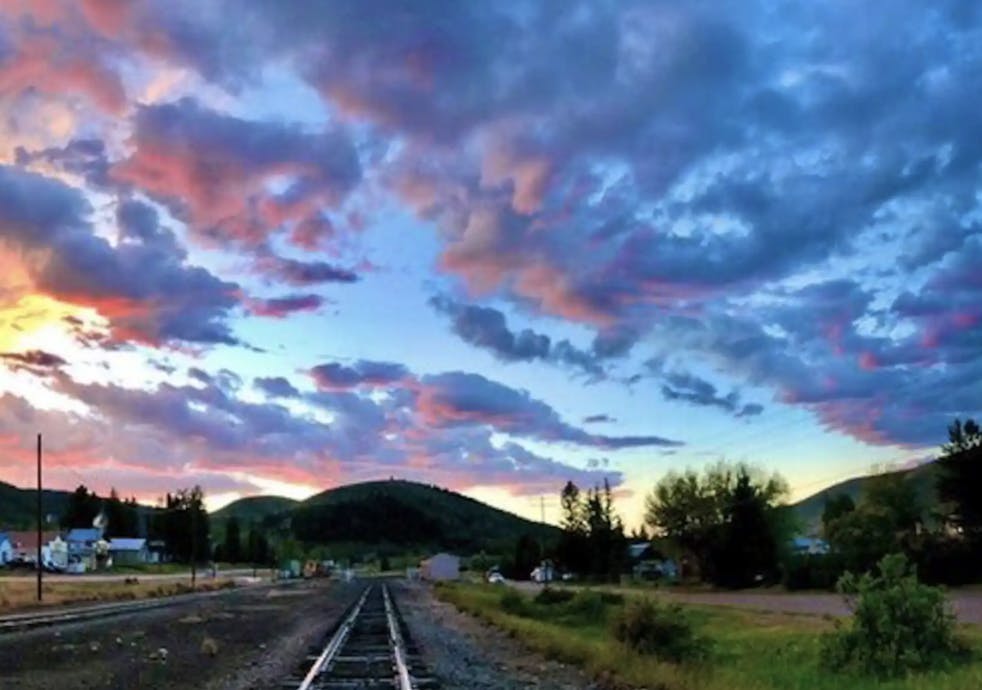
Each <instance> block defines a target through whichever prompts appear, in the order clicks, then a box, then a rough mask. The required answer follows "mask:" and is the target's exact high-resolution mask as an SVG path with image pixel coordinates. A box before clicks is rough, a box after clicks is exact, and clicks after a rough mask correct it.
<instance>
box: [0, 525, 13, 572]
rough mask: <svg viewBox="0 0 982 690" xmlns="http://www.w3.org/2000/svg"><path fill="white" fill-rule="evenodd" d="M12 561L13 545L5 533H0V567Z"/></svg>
mask: <svg viewBox="0 0 982 690" xmlns="http://www.w3.org/2000/svg"><path fill="white" fill-rule="evenodd" d="M12 560H14V545H13V544H12V543H11V542H10V537H9V536H8V535H7V533H6V532H0V567H3V566H5V565H7V564H8V563H10V561H12Z"/></svg>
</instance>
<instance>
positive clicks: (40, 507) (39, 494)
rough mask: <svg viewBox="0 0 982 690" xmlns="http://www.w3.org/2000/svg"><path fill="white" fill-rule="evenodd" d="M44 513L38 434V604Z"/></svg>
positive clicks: (39, 599) (39, 438)
mask: <svg viewBox="0 0 982 690" xmlns="http://www.w3.org/2000/svg"><path fill="white" fill-rule="evenodd" d="M43 519H44V513H43V512H42V505H41V434H38V550H37V570H38V574H37V578H38V602H40V601H41V578H42V577H43V576H44V575H43V573H44V569H43V568H42V567H41V566H42V564H41V539H42V536H41V535H42V528H43V522H42V521H43Z"/></svg>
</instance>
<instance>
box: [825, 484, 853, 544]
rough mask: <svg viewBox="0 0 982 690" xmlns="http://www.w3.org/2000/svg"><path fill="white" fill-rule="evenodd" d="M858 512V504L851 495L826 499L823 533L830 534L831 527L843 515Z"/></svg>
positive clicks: (840, 495)
mask: <svg viewBox="0 0 982 690" xmlns="http://www.w3.org/2000/svg"><path fill="white" fill-rule="evenodd" d="M854 510H856V502H855V501H854V500H852V496H850V495H849V494H839V495H837V496H834V497H832V498H826V499H825V510H823V511H822V528H823V530H822V532H823V534H826V535H827V534H828V530H829V525H831V524H832V522H834V521H835V520H838V519H839V518H840V517H842V516H843V515H846V514H847V513H851V512H852V511H854Z"/></svg>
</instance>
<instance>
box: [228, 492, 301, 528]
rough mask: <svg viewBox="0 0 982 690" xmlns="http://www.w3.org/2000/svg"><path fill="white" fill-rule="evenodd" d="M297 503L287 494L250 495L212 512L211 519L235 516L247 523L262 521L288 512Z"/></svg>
mask: <svg viewBox="0 0 982 690" xmlns="http://www.w3.org/2000/svg"><path fill="white" fill-rule="evenodd" d="M297 505H298V501H295V500H293V499H292V498H286V497H285V496H249V497H247V498H240V499H239V500H237V501H233V502H232V503H229V504H228V505H227V506H225V507H224V508H221V509H219V510H216V511H215V512H214V513H212V514H211V519H212V520H213V521H217V522H224V521H226V520H228V519H229V518H233V517H234V518H238V519H239V520H240V521H241V522H243V523H245V524H248V523H250V522H253V521H260V522H261V521H262V520H263V519H265V518H266V517H267V516H270V515H277V514H279V513H285V512H288V511H289V510H291V509H293V508H295V507H296V506H297Z"/></svg>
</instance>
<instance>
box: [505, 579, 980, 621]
mask: <svg viewBox="0 0 982 690" xmlns="http://www.w3.org/2000/svg"><path fill="white" fill-rule="evenodd" d="M512 584H513V585H514V586H515V587H518V588H519V589H521V590H523V591H528V592H533V593H534V592H538V591H539V590H540V589H541V588H542V585H538V584H535V583H531V582H516V583H512ZM615 589H617V588H615ZM623 591H625V592H633V593H643V592H645V591H646V590H638V589H624V590H623ZM647 591H650V592H651V593H652V594H655V593H657V595H658V596H659V597H665V598H666V599H670V600H672V601H677V602H680V603H684V604H701V605H707V606H736V607H740V608H748V609H759V610H761V611H773V612H778V613H802V614H810V615H814V616H825V615H829V616H847V615H849V608H848V606H847V605H846V602H845V601H844V600H843V598H842V597H841V596H839V595H838V594H829V593H823V592H807V593H794V592H680V591H672V590H647ZM948 601H950V602H951V607H952V609H953V610H954V612H955V615H956V616H957V617H958V620H959V621H960V622H962V623H972V624H975V625H982V592H980V591H978V590H952V591H950V592H949V593H948Z"/></svg>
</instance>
